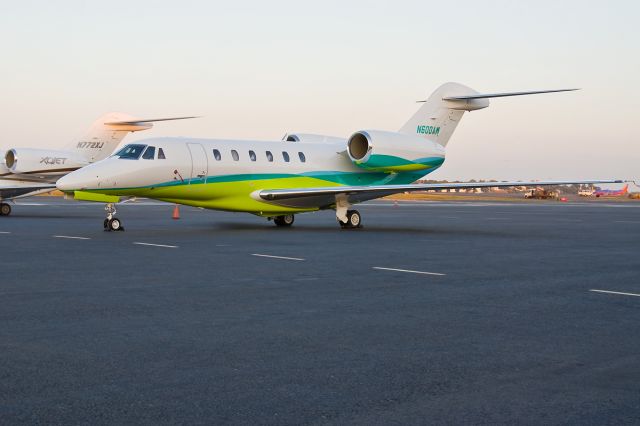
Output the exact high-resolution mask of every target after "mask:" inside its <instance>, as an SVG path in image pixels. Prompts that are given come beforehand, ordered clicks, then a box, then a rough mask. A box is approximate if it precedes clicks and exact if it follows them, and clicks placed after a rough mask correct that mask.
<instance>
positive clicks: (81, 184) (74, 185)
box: [56, 170, 93, 191]
mask: <svg viewBox="0 0 640 426" xmlns="http://www.w3.org/2000/svg"><path fill="white" fill-rule="evenodd" d="M91 181H93V179H90V176H88V175H87V173H86V171H83V170H76V171H75V172H71V173H69V174H68V175H66V176H63V177H61V178H60V179H58V181H57V182H56V187H57V188H58V189H59V190H61V191H73V190H78V189H83V188H87V187H88V186H89V185H90V183H91Z"/></svg>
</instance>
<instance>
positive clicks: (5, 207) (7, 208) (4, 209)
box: [0, 203, 11, 216]
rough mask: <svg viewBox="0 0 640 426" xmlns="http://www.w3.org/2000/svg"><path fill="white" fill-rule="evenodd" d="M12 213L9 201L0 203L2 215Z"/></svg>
mask: <svg viewBox="0 0 640 426" xmlns="http://www.w3.org/2000/svg"><path fill="white" fill-rule="evenodd" d="M10 214H11V206H10V205H9V204H7V203H0V216H9V215H10Z"/></svg>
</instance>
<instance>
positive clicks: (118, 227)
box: [104, 203, 124, 231]
mask: <svg viewBox="0 0 640 426" xmlns="http://www.w3.org/2000/svg"><path fill="white" fill-rule="evenodd" d="M104 210H105V211H106V212H107V218H106V219H105V220H104V230H105V231H124V227H123V226H122V222H121V221H120V219H118V218H117V217H115V215H116V208H115V206H114V205H113V203H108V204H107V205H106V206H105V207H104Z"/></svg>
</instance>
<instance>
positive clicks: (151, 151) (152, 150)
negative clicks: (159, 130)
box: [142, 146, 156, 160]
mask: <svg viewBox="0 0 640 426" xmlns="http://www.w3.org/2000/svg"><path fill="white" fill-rule="evenodd" d="M155 156H156V147H155V146H148V147H147V149H145V150H144V154H142V159H143V160H153V159H154V158H155Z"/></svg>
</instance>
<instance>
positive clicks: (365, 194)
mask: <svg viewBox="0 0 640 426" xmlns="http://www.w3.org/2000/svg"><path fill="white" fill-rule="evenodd" d="M622 182H623V181H622V180H582V181H579V180H574V181H540V182H474V183H425V184H413V185H411V184H410V185H372V186H335V187H324V188H294V189H262V190H258V191H255V192H254V193H253V194H252V196H253V197H254V198H257V199H259V200H261V201H267V202H270V203H273V204H277V205H280V206H285V207H299V208H311V207H320V208H328V207H331V206H333V205H334V204H335V202H336V196H345V197H346V198H347V200H348V201H349V202H350V203H351V204H356V203H360V202H362V201H367V200H373V199H376V198H380V197H385V196H387V195H392V194H397V193H400V192H414V191H427V190H441V189H473V188H496V187H497V188H505V187H513V186H533V187H536V186H550V185H591V184H601V183H622Z"/></svg>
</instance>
